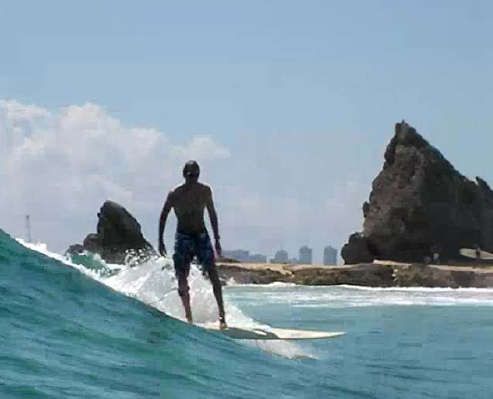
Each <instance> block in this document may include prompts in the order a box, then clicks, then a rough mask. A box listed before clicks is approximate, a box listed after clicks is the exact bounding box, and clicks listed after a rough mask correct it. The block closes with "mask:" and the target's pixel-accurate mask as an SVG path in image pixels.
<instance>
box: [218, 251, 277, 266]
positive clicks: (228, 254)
mask: <svg viewBox="0 0 493 399" xmlns="http://www.w3.org/2000/svg"><path fill="white" fill-rule="evenodd" d="M223 256H224V257H225V258H232V259H235V260H239V261H241V262H255V263H266V262H267V256H265V255H261V254H254V255H250V251H246V250H244V249H235V250H232V251H228V250H224V251H223Z"/></svg>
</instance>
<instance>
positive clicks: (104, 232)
mask: <svg viewBox="0 0 493 399" xmlns="http://www.w3.org/2000/svg"><path fill="white" fill-rule="evenodd" d="M81 250H86V251H89V252H93V253H97V254H99V255H100V256H101V257H102V258H103V259H104V260H105V261H106V262H109V263H119V264H123V263H125V261H128V260H129V257H130V258H132V260H133V261H138V260H143V259H147V258H149V256H153V255H155V254H156V253H155V251H154V249H153V248H152V245H151V244H149V242H147V241H146V239H145V238H144V236H143V235H142V232H141V228H140V224H139V223H138V222H137V220H136V219H135V218H134V217H133V216H132V215H131V214H130V213H129V212H128V211H127V210H126V209H125V208H124V207H123V206H121V205H119V204H117V203H116V202H112V201H106V202H105V203H104V204H103V206H102V207H101V209H100V210H99V213H98V225H97V233H96V234H89V235H87V237H86V238H85V239H84V243H83V245H82V246H80V244H74V245H71V246H70V247H69V249H68V250H67V252H68V253H80V252H81Z"/></svg>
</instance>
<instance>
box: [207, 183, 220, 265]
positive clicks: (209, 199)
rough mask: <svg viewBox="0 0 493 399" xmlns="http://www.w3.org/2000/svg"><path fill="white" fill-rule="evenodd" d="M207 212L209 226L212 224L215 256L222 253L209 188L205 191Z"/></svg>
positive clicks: (215, 214)
mask: <svg viewBox="0 0 493 399" xmlns="http://www.w3.org/2000/svg"><path fill="white" fill-rule="evenodd" d="M206 206H207V212H209V218H210V220H211V226H212V232H213V233H214V240H215V241H216V243H215V248H216V253H217V256H221V254H222V249H221V244H220V243H219V240H220V238H221V237H220V236H219V226H218V223H217V213H216V208H215V207H214V201H213V200H212V190H211V189H209V192H208V193H207V202H206Z"/></svg>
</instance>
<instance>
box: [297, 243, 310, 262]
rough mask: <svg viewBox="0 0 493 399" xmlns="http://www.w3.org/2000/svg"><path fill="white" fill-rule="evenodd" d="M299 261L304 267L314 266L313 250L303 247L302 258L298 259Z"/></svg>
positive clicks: (301, 250)
mask: <svg viewBox="0 0 493 399" xmlns="http://www.w3.org/2000/svg"><path fill="white" fill-rule="evenodd" d="M298 261H299V263H301V264H302V265H311V264H312V249H311V248H308V247H307V246H306V245H303V246H302V247H301V248H300V258H299V259H298Z"/></svg>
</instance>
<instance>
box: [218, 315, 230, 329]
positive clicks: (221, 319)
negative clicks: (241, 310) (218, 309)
mask: <svg viewBox="0 0 493 399" xmlns="http://www.w3.org/2000/svg"><path fill="white" fill-rule="evenodd" d="M226 328H228V325H227V324H226V320H225V319H224V316H222V317H221V316H220V317H219V329H220V330H225V329H226Z"/></svg>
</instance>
